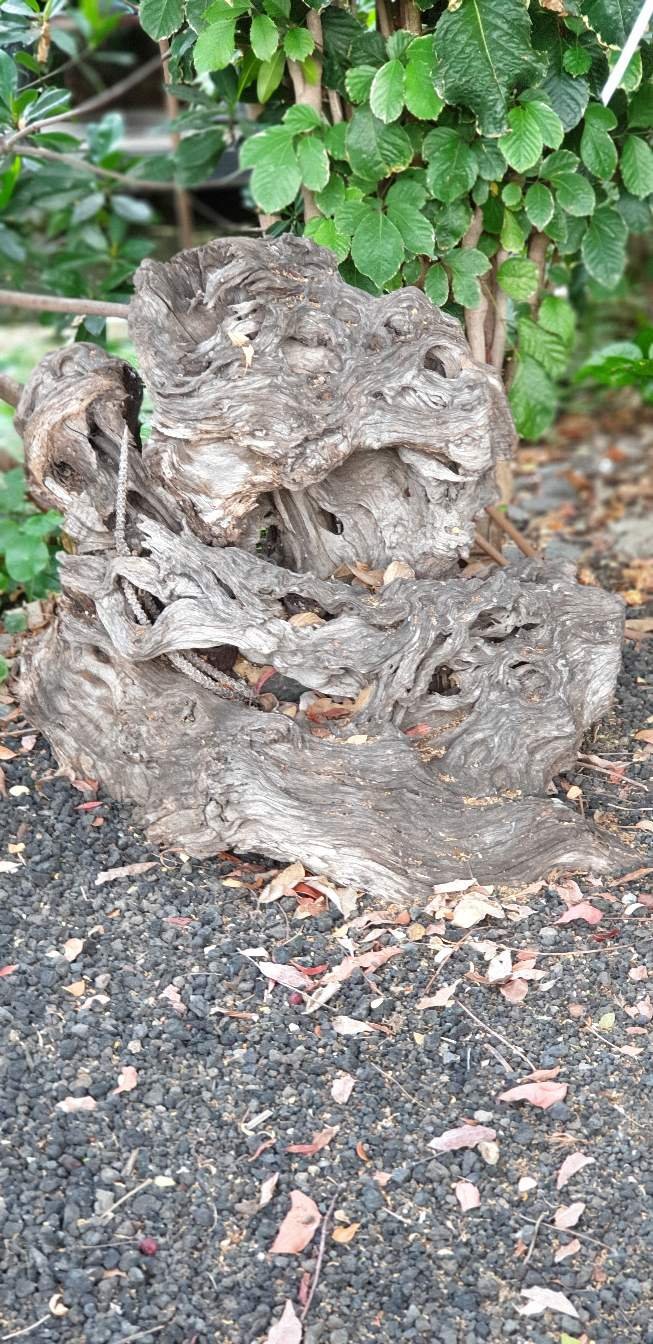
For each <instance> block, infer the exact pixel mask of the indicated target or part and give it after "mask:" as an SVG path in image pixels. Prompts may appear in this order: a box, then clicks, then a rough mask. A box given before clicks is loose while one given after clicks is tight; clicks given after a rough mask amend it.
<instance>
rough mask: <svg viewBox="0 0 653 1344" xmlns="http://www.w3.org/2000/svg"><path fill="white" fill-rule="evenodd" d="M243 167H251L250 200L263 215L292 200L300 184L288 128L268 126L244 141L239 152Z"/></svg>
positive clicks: (271, 212) (280, 207)
mask: <svg viewBox="0 0 653 1344" xmlns="http://www.w3.org/2000/svg"><path fill="white" fill-rule="evenodd" d="M240 162H241V165H242V167H243V168H253V169H254V171H253V173H252V180H251V189H252V195H253V197H254V200H255V201H256V203H257V205H258V206H259V208H260V209H261V210H263V211H265V213H266V214H270V215H273V214H275V213H276V212H277V210H283V208H284V206H286V205H290V203H291V201H294V199H295V196H296V195H297V192H298V191H299V188H300V185H301V173H300V171H299V164H298V162H297V155H296V153H295V147H294V144H293V138H292V134H291V133H290V131H289V130H288V129H287V128H286V127H285V126H271V127H270V128H269V129H268V130H266V131H259V133H258V135H253V136H251V137H250V139H249V140H246V141H245V143H244V145H243V147H242V149H241V151H240Z"/></svg>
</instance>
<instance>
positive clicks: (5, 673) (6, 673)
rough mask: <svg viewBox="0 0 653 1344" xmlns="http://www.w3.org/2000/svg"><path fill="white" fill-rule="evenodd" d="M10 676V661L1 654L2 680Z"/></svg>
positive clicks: (0, 673) (0, 676)
mask: <svg viewBox="0 0 653 1344" xmlns="http://www.w3.org/2000/svg"><path fill="white" fill-rule="evenodd" d="M8 676H9V663H8V662H7V659H6V658H3V657H2V656H0V681H6V680H7V677H8Z"/></svg>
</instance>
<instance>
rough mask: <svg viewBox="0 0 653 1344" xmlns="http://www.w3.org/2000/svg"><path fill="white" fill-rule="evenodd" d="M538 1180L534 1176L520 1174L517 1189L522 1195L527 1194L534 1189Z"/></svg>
mask: <svg viewBox="0 0 653 1344" xmlns="http://www.w3.org/2000/svg"><path fill="white" fill-rule="evenodd" d="M536 1185H537V1181H536V1180H535V1177H534V1176H520V1178H519V1180H518V1182H517V1190H518V1191H519V1194H520V1195H527V1194H528V1191H529V1190H534V1189H535V1187H536Z"/></svg>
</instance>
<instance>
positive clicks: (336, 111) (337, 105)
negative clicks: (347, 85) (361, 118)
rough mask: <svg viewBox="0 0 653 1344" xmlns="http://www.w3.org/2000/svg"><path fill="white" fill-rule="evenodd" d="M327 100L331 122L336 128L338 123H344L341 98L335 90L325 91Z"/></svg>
mask: <svg viewBox="0 0 653 1344" xmlns="http://www.w3.org/2000/svg"><path fill="white" fill-rule="evenodd" d="M327 98H328V99H329V111H330V113H331V120H332V122H333V124H334V126H337V124H338V122H339V121H344V119H345V114H344V112H343V108H342V98H341V97H340V94H339V93H338V90H337V89H327Z"/></svg>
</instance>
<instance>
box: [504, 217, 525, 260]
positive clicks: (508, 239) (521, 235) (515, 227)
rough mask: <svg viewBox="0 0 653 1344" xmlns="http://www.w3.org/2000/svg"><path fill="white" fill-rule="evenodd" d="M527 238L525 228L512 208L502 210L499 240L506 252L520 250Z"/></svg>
mask: <svg viewBox="0 0 653 1344" xmlns="http://www.w3.org/2000/svg"><path fill="white" fill-rule="evenodd" d="M526 238H527V230H526V229H524V228H522V226H521V224H520V222H519V220H518V218H517V216H516V215H514V214H513V212H512V210H504V212H503V223H502V225H501V234H500V242H501V246H502V248H503V249H504V251H506V252H521V250H522V248H523V246H524V243H525V242H526Z"/></svg>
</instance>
